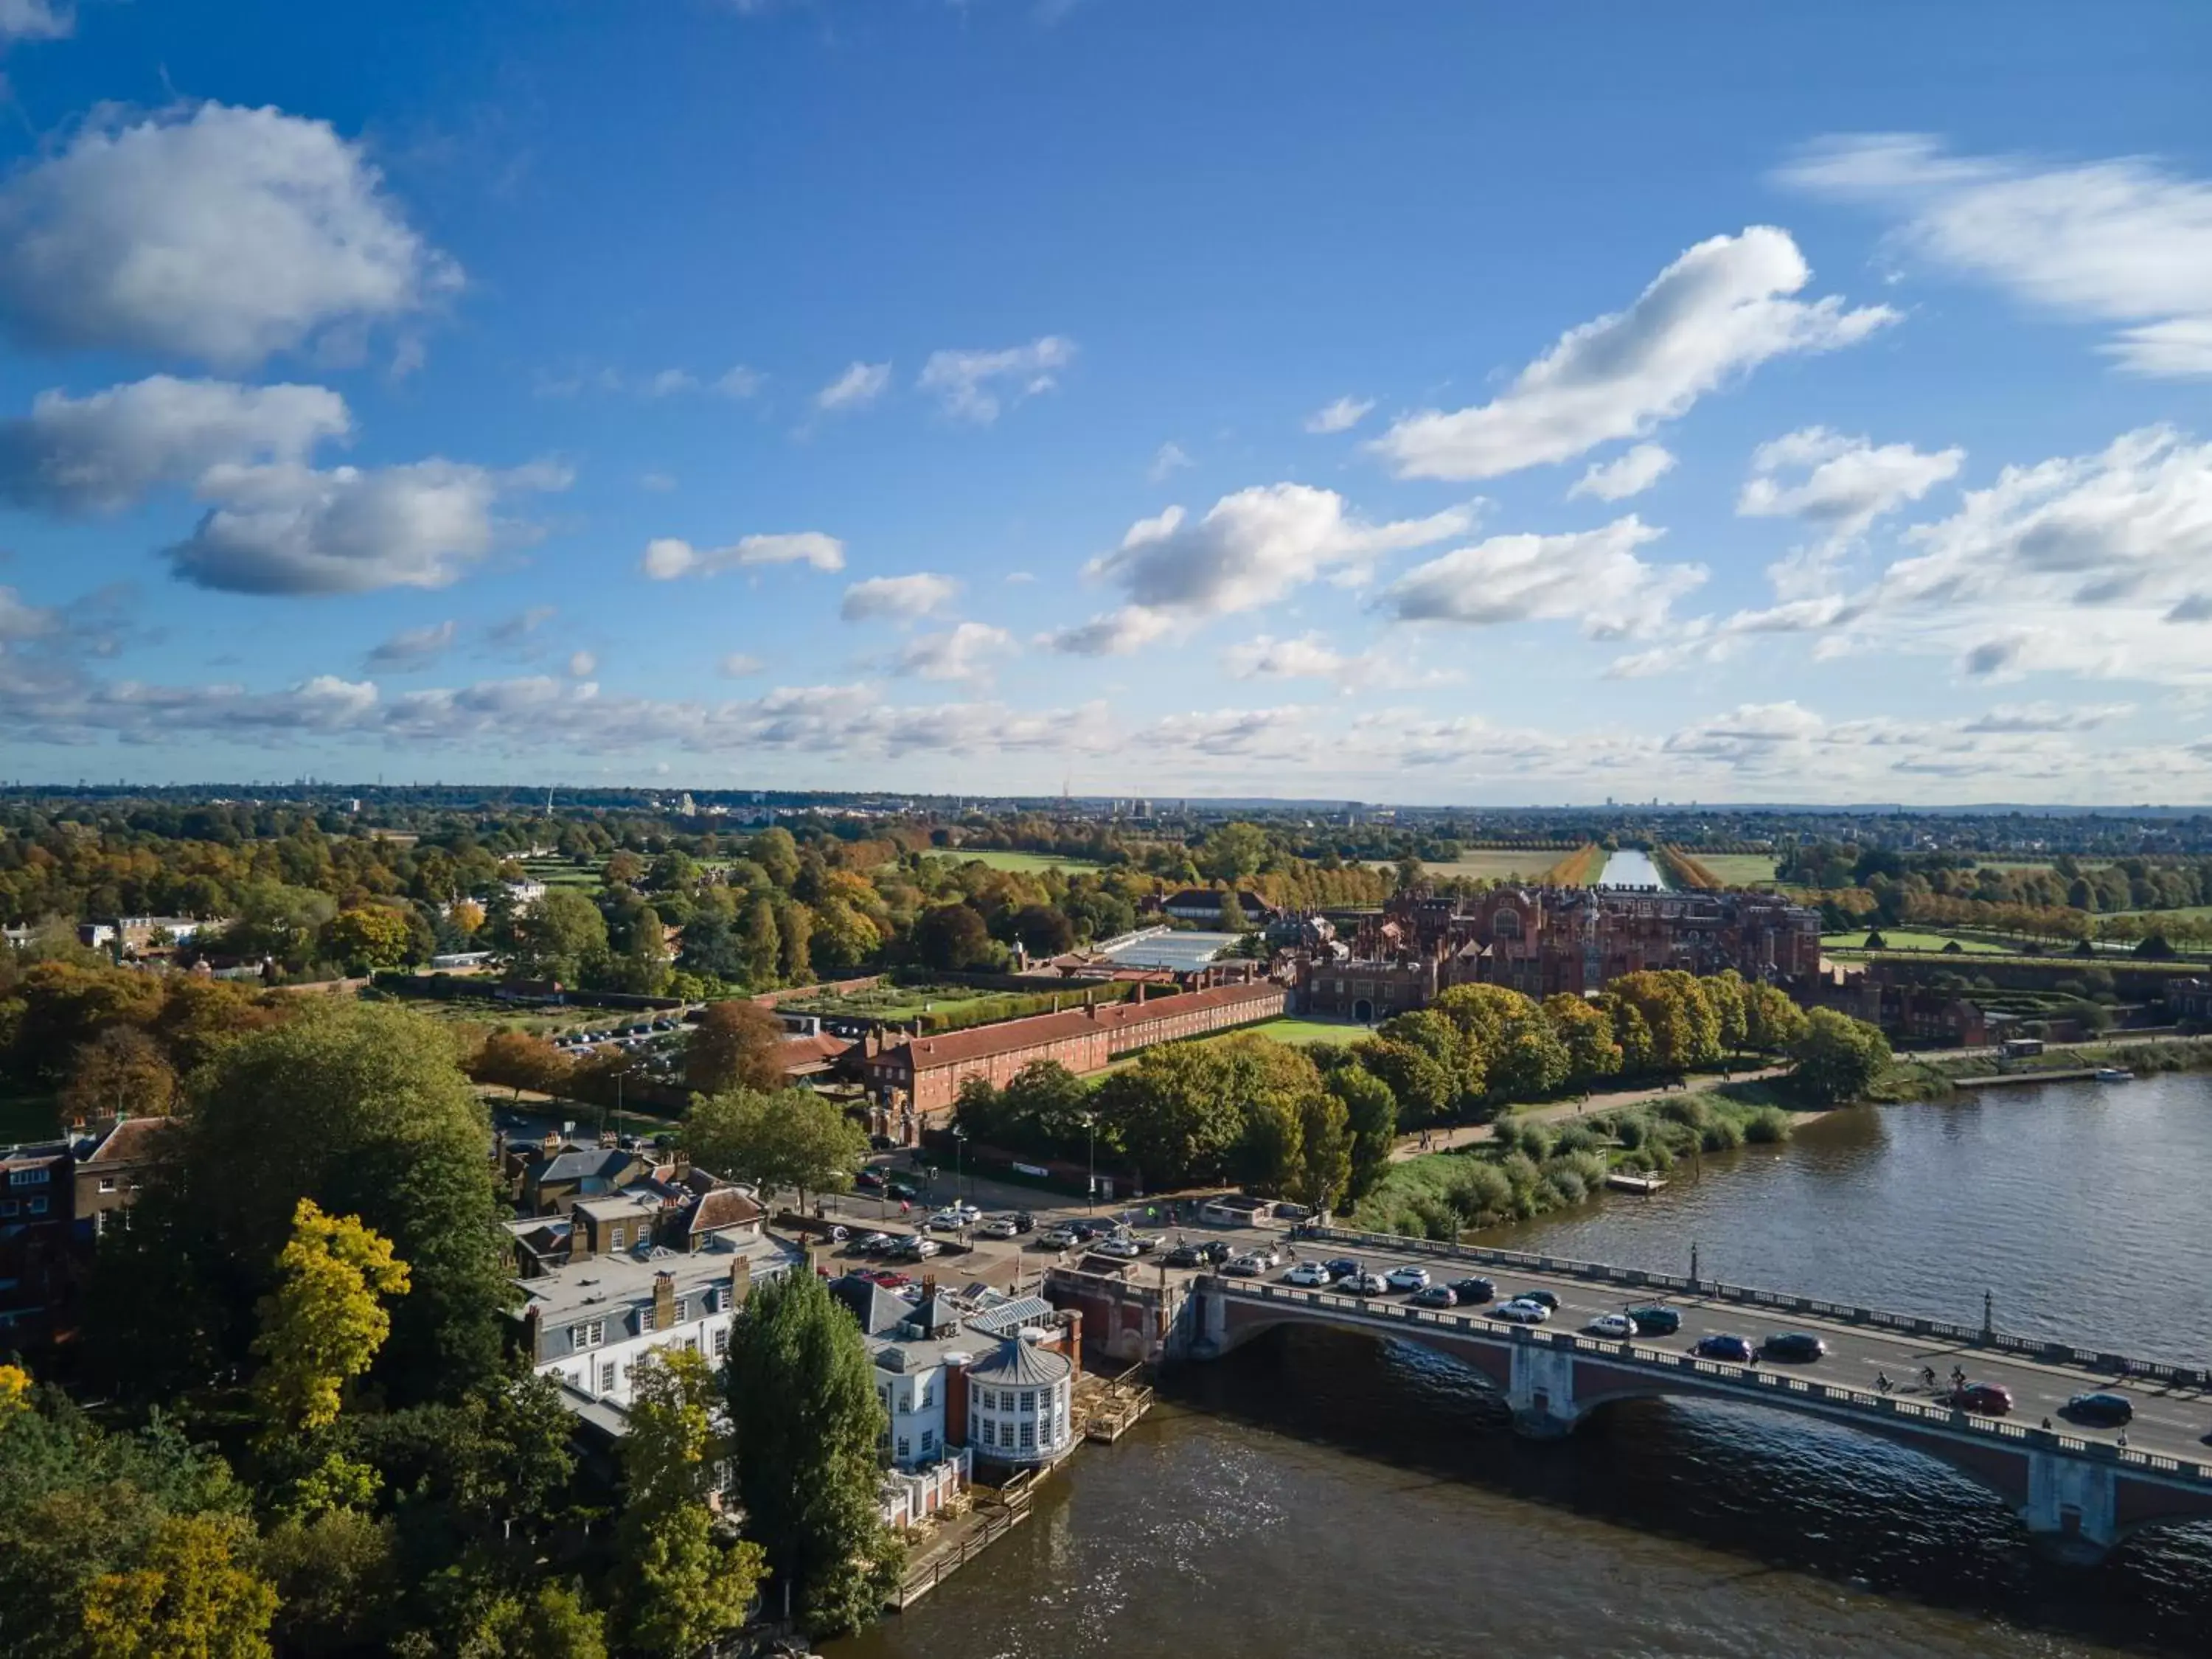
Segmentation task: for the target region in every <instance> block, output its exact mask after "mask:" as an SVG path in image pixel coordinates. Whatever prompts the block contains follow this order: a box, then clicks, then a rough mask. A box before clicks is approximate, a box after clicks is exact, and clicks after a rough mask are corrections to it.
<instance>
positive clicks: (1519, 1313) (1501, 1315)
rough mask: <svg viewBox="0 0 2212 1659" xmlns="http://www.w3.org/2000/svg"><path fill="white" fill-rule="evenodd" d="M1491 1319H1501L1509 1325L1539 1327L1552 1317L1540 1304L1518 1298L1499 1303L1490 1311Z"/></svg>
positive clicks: (1547, 1309) (1550, 1312)
mask: <svg viewBox="0 0 2212 1659" xmlns="http://www.w3.org/2000/svg"><path fill="white" fill-rule="evenodd" d="M1490 1316H1491V1317H1492V1319H1502V1320H1504V1322H1506V1323H1507V1324H1509V1325H1541V1324H1542V1323H1543V1322H1545V1321H1546V1320H1547V1319H1549V1318H1550V1317H1551V1316H1552V1310H1550V1309H1549V1308H1547V1307H1546V1306H1545V1305H1544V1304H1542V1303H1541V1302H1524V1301H1522V1300H1520V1299H1518V1298H1516V1299H1515V1300H1513V1301H1511V1302H1501V1303H1499V1304H1498V1305H1497V1306H1496V1307H1494V1308H1492V1310H1490Z"/></svg>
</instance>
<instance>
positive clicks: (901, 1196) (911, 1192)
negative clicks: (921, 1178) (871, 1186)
mask: <svg viewBox="0 0 2212 1659" xmlns="http://www.w3.org/2000/svg"><path fill="white" fill-rule="evenodd" d="M884 1197H886V1198H896V1199H898V1200H901V1201H902V1202H903V1203H908V1204H911V1203H912V1202H914V1200H915V1199H917V1198H920V1197H921V1194H920V1193H919V1192H917V1191H916V1190H915V1186H914V1183H913V1182H910V1181H886V1182H884Z"/></svg>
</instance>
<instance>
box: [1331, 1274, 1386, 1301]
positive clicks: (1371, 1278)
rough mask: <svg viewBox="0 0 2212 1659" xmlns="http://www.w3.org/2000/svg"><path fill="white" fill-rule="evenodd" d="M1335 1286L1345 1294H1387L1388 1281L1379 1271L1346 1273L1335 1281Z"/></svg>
mask: <svg viewBox="0 0 2212 1659" xmlns="http://www.w3.org/2000/svg"><path fill="white" fill-rule="evenodd" d="M1336 1288H1337V1289H1338V1290H1340V1291H1343V1292H1344V1293H1345V1294H1346V1296H1387V1295H1389V1291H1390V1285H1389V1281H1388V1280H1387V1279H1384V1278H1383V1275H1382V1274H1380V1273H1346V1275H1345V1276H1344V1277H1343V1278H1341V1279H1338V1280H1337V1281H1336Z"/></svg>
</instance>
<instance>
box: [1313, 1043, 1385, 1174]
mask: <svg viewBox="0 0 2212 1659" xmlns="http://www.w3.org/2000/svg"><path fill="white" fill-rule="evenodd" d="M1322 1087H1323V1088H1324V1089H1326V1090H1328V1091H1329V1092H1330V1093H1331V1094H1333V1095H1334V1096H1335V1097H1337V1098H1338V1099H1339V1100H1340V1101H1342V1102H1343V1103H1344V1110H1345V1121H1346V1127H1348V1128H1349V1129H1350V1130H1351V1132H1352V1147H1351V1157H1352V1161H1351V1168H1350V1169H1349V1170H1348V1171H1347V1172H1346V1198H1347V1199H1358V1198H1359V1197H1361V1196H1363V1195H1364V1194H1365V1193H1367V1192H1368V1190H1369V1189H1370V1188H1372V1187H1373V1186H1374V1185H1375V1183H1376V1182H1377V1181H1380V1180H1381V1179H1382V1178H1383V1171H1384V1170H1388V1169H1389V1167H1390V1152H1391V1149H1392V1148H1393V1147H1394V1146H1396V1144H1397V1139H1398V1099H1397V1097H1396V1096H1395V1095H1394V1094H1392V1093H1391V1092H1390V1085H1389V1084H1387V1083H1385V1082H1383V1079H1381V1078H1379V1077H1376V1075H1375V1073H1372V1072H1370V1071H1369V1070H1368V1069H1367V1068H1366V1067H1365V1066H1359V1065H1350V1066H1336V1067H1334V1068H1333V1069H1331V1070H1329V1071H1328V1072H1325V1073H1322Z"/></svg>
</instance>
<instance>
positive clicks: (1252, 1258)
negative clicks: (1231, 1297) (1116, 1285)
mask: <svg viewBox="0 0 2212 1659" xmlns="http://www.w3.org/2000/svg"><path fill="white" fill-rule="evenodd" d="M1132 1254H1134V1252H1132ZM1221 1271H1222V1272H1223V1273H1227V1274H1228V1275H1229V1276H1230V1277H1231V1279H1257V1278H1258V1277H1259V1276H1260V1275H1261V1273H1265V1272H1267V1263H1266V1262H1264V1261H1261V1260H1260V1258H1259V1257H1258V1256H1256V1255H1238V1256H1231V1258H1230V1259H1229V1260H1228V1261H1226V1262H1225V1263H1224V1264H1223V1266H1222V1269H1221Z"/></svg>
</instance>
